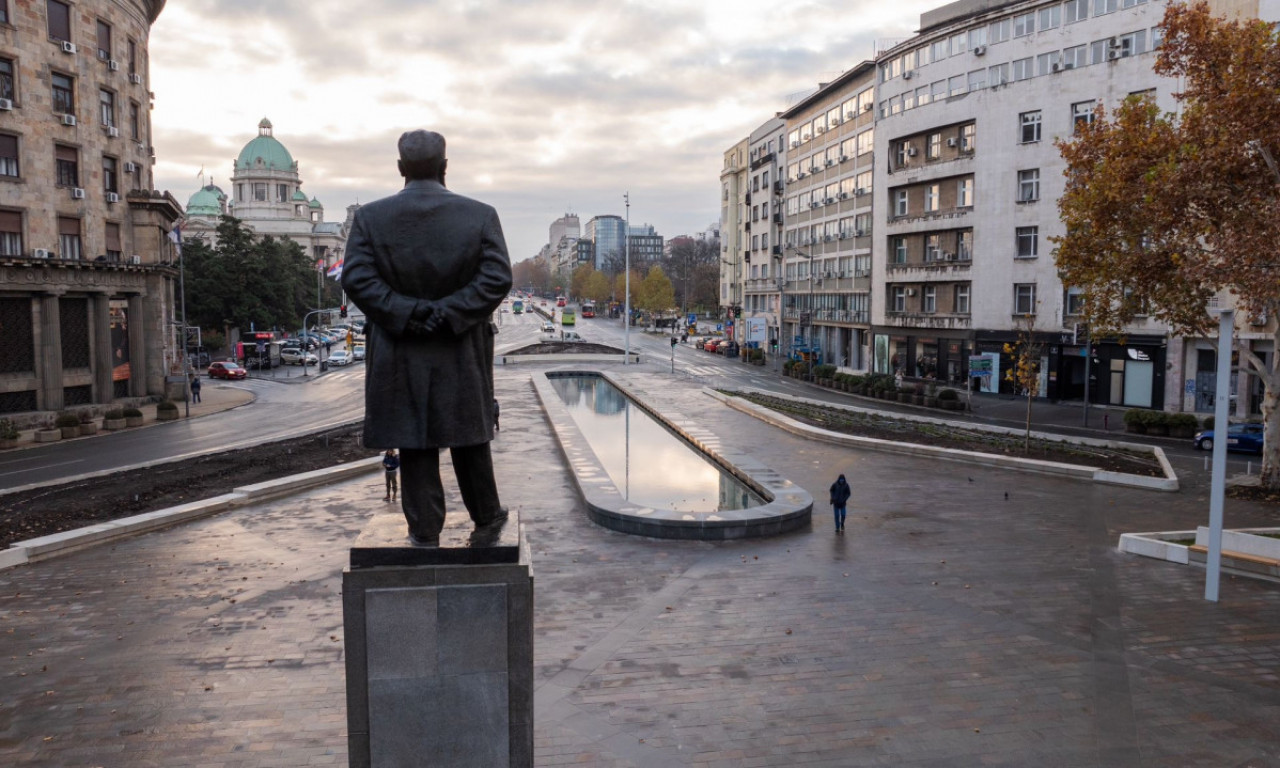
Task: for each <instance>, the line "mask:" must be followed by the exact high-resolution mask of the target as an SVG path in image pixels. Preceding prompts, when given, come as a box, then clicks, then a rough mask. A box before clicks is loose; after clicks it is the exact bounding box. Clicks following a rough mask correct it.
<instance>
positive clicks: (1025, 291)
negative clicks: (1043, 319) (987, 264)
mask: <svg viewBox="0 0 1280 768" xmlns="http://www.w3.org/2000/svg"><path fill="white" fill-rule="evenodd" d="M1035 313H1036V284H1035V283H1015V284H1014V286H1013V314H1015V315H1034V314H1035Z"/></svg>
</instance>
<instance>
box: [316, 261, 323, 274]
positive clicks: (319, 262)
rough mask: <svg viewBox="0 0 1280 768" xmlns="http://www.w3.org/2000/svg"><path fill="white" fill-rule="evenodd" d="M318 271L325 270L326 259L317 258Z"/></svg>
mask: <svg viewBox="0 0 1280 768" xmlns="http://www.w3.org/2000/svg"><path fill="white" fill-rule="evenodd" d="M316 271H317V272H323V271H324V259H316Z"/></svg>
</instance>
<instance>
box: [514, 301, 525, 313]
mask: <svg viewBox="0 0 1280 768" xmlns="http://www.w3.org/2000/svg"><path fill="white" fill-rule="evenodd" d="M511 312H512V314H516V315H523V314H524V302H523V301H518V300H517V301H513V302H511Z"/></svg>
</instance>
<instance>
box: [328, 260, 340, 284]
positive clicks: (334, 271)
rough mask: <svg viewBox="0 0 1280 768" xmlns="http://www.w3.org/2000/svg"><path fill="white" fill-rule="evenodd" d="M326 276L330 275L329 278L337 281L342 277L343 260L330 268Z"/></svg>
mask: <svg viewBox="0 0 1280 768" xmlns="http://www.w3.org/2000/svg"><path fill="white" fill-rule="evenodd" d="M325 274H326V275H328V276H329V277H332V278H333V279H335V280H337V279H338V278H340V277H342V259H338V261H337V263H336V264H334V265H333V266H332V267H329V271H328V272H326V273H325Z"/></svg>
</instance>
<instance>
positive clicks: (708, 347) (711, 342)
mask: <svg viewBox="0 0 1280 768" xmlns="http://www.w3.org/2000/svg"><path fill="white" fill-rule="evenodd" d="M719 345H720V340H719V339H708V340H707V342H706V343H705V344H703V345H702V348H703V349H704V350H705V351H707V352H715V351H716V347H718V346H719Z"/></svg>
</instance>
